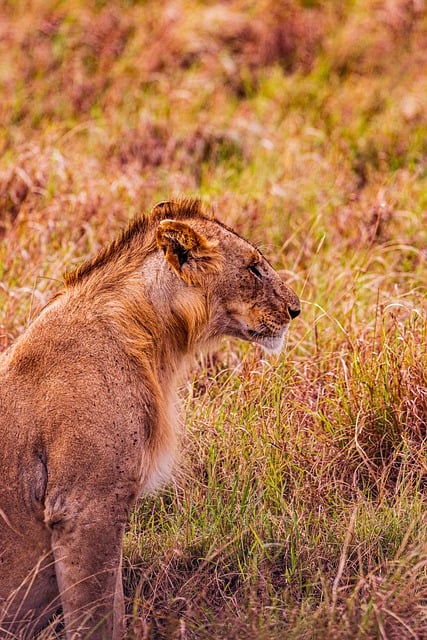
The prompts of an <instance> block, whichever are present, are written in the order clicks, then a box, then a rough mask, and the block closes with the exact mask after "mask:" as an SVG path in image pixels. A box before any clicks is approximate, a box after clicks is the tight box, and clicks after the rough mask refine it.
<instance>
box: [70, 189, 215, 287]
mask: <svg viewBox="0 0 427 640" xmlns="http://www.w3.org/2000/svg"><path fill="white" fill-rule="evenodd" d="M200 217H208V216H205V215H204V214H203V212H202V204H201V201H200V200H198V199H192V198H188V199H183V200H171V201H168V202H160V203H159V204H157V205H156V206H155V207H154V208H153V209H152V211H151V213H149V214H142V215H138V216H136V217H135V218H133V220H131V221H130V222H129V224H128V225H127V227H126V228H125V229H124V230H123V231H122V233H121V234H120V235H119V236H118V237H117V238H115V239H114V240H113V241H112V242H110V244H108V245H107V246H106V247H105V248H103V249H101V250H100V251H99V253H98V254H97V255H95V256H94V257H93V258H89V259H88V260H86V261H85V262H83V264H81V265H79V266H78V267H76V268H75V269H72V270H71V271H68V272H66V273H65V274H64V276H63V279H64V284H65V285H66V286H72V285H75V284H77V283H79V282H81V281H82V280H84V279H85V278H86V277H87V276H88V275H90V274H91V273H93V272H94V271H95V270H97V269H101V268H102V267H105V266H107V265H108V264H109V263H110V262H111V261H112V260H113V259H114V258H116V257H117V256H118V255H120V254H121V253H122V252H124V251H126V250H127V249H129V248H130V247H131V245H132V244H133V243H134V240H135V239H136V238H137V239H138V240H139V242H140V247H141V251H142V252H144V249H145V250H147V249H148V246H144V245H147V244H148V242H147V235H148V231H149V230H150V229H152V228H153V227H157V225H158V224H159V222H161V220H165V219H168V218H172V219H178V220H186V219H189V218H200ZM144 240H145V241H146V242H145V243H144Z"/></svg>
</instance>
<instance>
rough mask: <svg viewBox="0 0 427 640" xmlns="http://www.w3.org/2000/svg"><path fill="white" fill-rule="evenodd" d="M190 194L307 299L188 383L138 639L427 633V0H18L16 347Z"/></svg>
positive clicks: (3, 171)
mask: <svg viewBox="0 0 427 640" xmlns="http://www.w3.org/2000/svg"><path fill="white" fill-rule="evenodd" d="M177 195H179V196H198V197H200V198H201V199H202V200H203V202H204V203H205V206H206V207H207V208H212V209H213V210H214V211H215V213H216V215H217V216H218V217H219V218H220V219H222V220H224V221H225V222H226V223H228V224H229V225H232V226H234V227H235V228H236V229H237V230H238V231H239V232H240V233H241V234H242V235H245V236H246V237H248V238H250V239H251V240H252V241H253V242H255V243H257V245H258V246H259V247H260V248H261V249H262V250H263V252H264V253H265V254H266V255H267V256H268V257H269V258H270V260H271V261H272V263H273V264H274V265H275V266H276V267H278V268H284V269H286V270H288V273H289V284H290V285H291V286H292V287H293V288H294V289H295V290H296V292H297V293H298V294H299V295H300V297H301V299H302V313H301V316H300V317H299V318H298V319H297V320H295V321H294V322H293V325H292V329H291V332H290V334H289V340H288V346H287V350H286V352H285V353H284V354H282V355H280V356H273V357H271V358H267V357H266V356H265V355H264V354H263V353H262V352H261V351H260V350H259V349H258V348H254V347H251V346H249V345H245V344H242V343H236V342H233V341H230V342H229V343H226V344H224V345H223V346H222V347H221V349H219V350H218V351H217V352H215V353H213V354H210V355H209V356H204V357H202V356H201V357H200V358H199V361H198V362H197V363H196V364H195V366H194V368H193V369H192V371H191V372H190V377H189V381H188V382H187V383H184V384H183V387H182V398H183V404H184V413H185V429H184V439H183V445H182V454H181V461H180V469H179V470H178V471H177V473H176V477H175V479H174V482H173V483H172V485H171V486H170V487H168V488H166V489H164V490H163V491H162V492H161V493H160V494H158V495H156V496H153V497H149V498H146V499H144V500H143V501H142V502H141V504H140V507H139V508H138V509H137V510H136V511H135V512H134V514H133V516H132V520H131V522H130V526H129V528H128V532H127V535H126V541H125V558H124V582H125V589H126V595H127V603H128V614H129V637H134V638H141V639H142V638H143V639H145V640H148V639H150V640H151V639H156V640H157V639H158V640H161V639H168V640H172V639H177V640H178V639H179V640H187V639H193V638H194V639H197V640H208V639H215V640H216V639H224V640H225V639H227V640H276V639H283V640H296V639H307V640H308V639H319V640H320V639H321V640H323V639H325V640H329V639H331V640H334V639H340V640H341V639H344V638H346V639H359V640H362V639H363V640H364V639H371V638H372V639H373V638H381V639H382V640H392V639H396V640H398V639H399V640H401V639H409V638H412V639H419V640H422V639H423V638H427V515H426V502H427V373H426V360H427V354H426V338H427V335H426V334H427V303H426V290H427V4H426V2H425V1H424V0H351V1H350V0H343V1H338V0H336V1H331V2H320V1H316V0H299V1H298V0H284V1H282V2H280V1H279V2H275V1H274V0H259V1H257V2H255V1H253V0H229V1H226V0H223V1H222V2H220V1H217V2H214V1H212V2H201V1H197V0H182V1H181V2H180V1H179V0H170V1H159V0H145V1H140V2H137V1H134V2H132V1H130V0H128V1H126V0H122V1H121V2H120V1H118V0H114V1H110V2H105V1H101V0H99V1H95V0H92V1H91V2H84V1H83V0H68V1H66V0H16V1H14V2H12V1H7V0H1V1H0V348H1V349H4V348H5V347H6V346H7V345H8V344H10V343H11V342H12V341H13V339H14V338H15V337H16V336H18V335H19V334H20V333H21V332H22V331H23V330H24V328H25V326H26V325H27V324H28V323H29V322H30V321H31V318H32V317H33V316H34V314H35V313H37V310H38V309H40V307H41V306H42V305H43V304H44V303H45V302H46V301H47V300H48V299H49V298H50V296H51V295H53V294H54V293H55V292H56V291H57V290H58V289H59V288H60V287H61V276H62V273H63V271H64V270H65V269H66V268H70V267H71V266H73V265H75V264H77V263H78V262H79V261H81V260H82V259H83V258H84V257H87V256H88V255H89V254H93V253H94V252H95V251H96V250H97V249H98V248H99V247H101V246H102V245H103V244H105V242H107V241H108V240H110V239H111V238H112V237H113V236H114V234H115V233H116V232H117V231H118V230H119V229H121V228H122V227H123V226H124V225H125V223H126V221H127V220H128V219H129V218H130V217H131V216H133V215H134V214H136V213H138V212H140V211H145V210H148V209H150V208H151V206H152V205H153V204H155V203H156V202H158V201H159V200H165V199H168V198H170V197H173V196H177ZM59 633H60V632H59V631H54V628H53V625H52V629H49V630H47V631H45V632H44V633H43V636H42V637H43V638H45V639H47V638H54V637H59Z"/></svg>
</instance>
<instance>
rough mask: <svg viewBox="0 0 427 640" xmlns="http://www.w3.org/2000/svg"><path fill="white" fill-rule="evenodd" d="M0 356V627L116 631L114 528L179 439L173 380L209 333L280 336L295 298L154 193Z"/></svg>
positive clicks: (199, 220)
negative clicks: (58, 623)
mask: <svg viewBox="0 0 427 640" xmlns="http://www.w3.org/2000/svg"><path fill="white" fill-rule="evenodd" d="M64 281H65V288H64V290H63V291H62V292H61V293H60V294H59V295H58V296H56V297H55V298H54V299H53V300H52V301H51V302H50V304H48V305H47V307H46V308H45V309H44V310H43V311H42V313H41V314H40V315H39V317H38V318H37V319H36V320H35V321H34V322H33V323H32V324H31V326H30V327H29V328H28V329H27V331H26V332H25V333H24V334H23V335H22V336H21V337H20V338H19V339H18V340H17V341H16V343H15V344H14V345H13V346H12V347H11V348H10V349H8V350H7V351H6V352H5V353H4V354H3V355H2V357H1V359H0V438H1V461H0V632H1V636H2V637H11V636H12V635H13V634H14V633H19V634H20V636H19V637H26V638H28V637H32V636H33V635H34V634H35V633H36V632H37V630H38V629H39V628H41V627H42V626H43V625H45V624H46V622H47V620H48V619H49V617H50V616H51V615H52V613H53V612H54V611H55V610H56V609H57V608H58V607H59V606H60V605H62V608H63V612H64V617H65V626H66V633H67V638H68V639H70V638H73V639H76V638H83V637H85V636H86V635H87V634H88V633H89V631H90V632H91V633H90V637H91V638H92V639H93V640H95V639H101V638H104V639H110V638H113V639H114V640H116V639H118V638H121V637H122V636H123V634H124V622H123V620H124V606H123V590H122V582H121V556H122V539H123V532H124V529H125V525H126V522H127V518H128V515H129V511H130V509H131V508H132V507H133V505H134V504H135V501H136V500H137V498H138V497H139V496H140V495H141V494H142V493H143V492H145V491H148V490H152V489H153V488H155V487H156V486H159V484H161V483H162V482H164V481H165V480H166V479H167V478H168V475H169V472H170V469H171V465H172V462H173V459H174V453H175V448H176V434H175V431H176V419H175V416H174V411H173V407H174V406H175V397H174V393H175V391H174V389H175V380H176V377H177V375H178V373H179V371H180V369H181V368H182V364H183V362H184V360H185V359H186V357H187V356H188V355H191V354H192V353H194V352H195V351H196V350H199V349H200V348H201V347H203V346H206V345H207V344H208V343H209V342H210V341H212V340H213V339H216V338H219V337H220V336H225V335H228V336H234V337H236V338H242V339H244V340H249V341H251V342H256V343H258V344H260V345H261V346H262V347H264V348H265V349H267V350H268V351H278V350H279V349H280V348H281V347H282V344H283V339H284V335H285V332H286V330H287V328H288V325H289V322H290V320H291V318H294V317H295V316H297V315H298V314H299V312H300V306H299V300H298V298H297V296H296V295H295V293H294V292H293V291H292V290H291V289H290V288H289V287H288V286H287V285H286V284H285V283H284V282H283V281H282V280H281V278H280V277H279V275H278V274H277V273H276V272H275V271H274V270H273V268H272V267H271V265H270V264H269V263H268V262H267V260H266V259H265V258H264V257H263V256H262V255H261V253H260V252H259V251H258V250H257V249H256V248H255V247H254V246H252V245H251V244H250V243H249V242H247V241H246V240H243V239H242V238H241V237H240V236H239V235H238V234H237V233H235V232H234V231H232V230H231V229H229V228H228V227H226V226H225V225H223V224H221V223H220V222H219V221H218V220H216V219H215V218H213V217H209V216H207V215H205V214H203V213H202V211H201V207H200V204H199V202H198V201H180V202H166V203H162V204H159V205H157V206H156V207H155V208H154V209H153V211H152V213H151V215H150V216H146V217H139V218H137V219H135V220H134V221H133V222H131V223H130V225H129V227H128V228H127V230H126V231H125V232H124V233H123V234H122V235H121V237H120V238H119V239H117V240H115V241H114V242H113V243H112V244H111V245H110V246H108V247H107V248H106V249H105V250H104V251H102V252H101V253H100V254H99V255H98V256H97V257H95V258H94V259H92V260H89V261H88V262H86V263H84V264H83V265H82V266H80V267H79V268H77V269H76V270H74V271H72V272H71V273H68V274H66V275H65V278H64Z"/></svg>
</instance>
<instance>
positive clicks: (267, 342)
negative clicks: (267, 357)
mask: <svg viewBox="0 0 427 640" xmlns="http://www.w3.org/2000/svg"><path fill="white" fill-rule="evenodd" d="M287 330H288V326H285V327H283V328H282V329H281V330H280V331H279V332H277V333H269V332H268V333H267V332H266V331H253V330H252V329H249V330H248V336H249V340H250V341H251V342H256V343H257V344H259V345H260V346H261V347H262V348H263V349H265V350H266V351H268V352H269V353H279V352H280V351H281V350H282V347H283V343H284V340H285V335H286V331H287Z"/></svg>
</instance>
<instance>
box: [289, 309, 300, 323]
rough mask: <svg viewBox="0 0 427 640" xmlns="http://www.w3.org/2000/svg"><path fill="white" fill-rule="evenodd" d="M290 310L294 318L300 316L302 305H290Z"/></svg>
mask: <svg viewBox="0 0 427 640" xmlns="http://www.w3.org/2000/svg"><path fill="white" fill-rule="evenodd" d="M288 311H289V315H290V316H291V318H292V320H293V319H294V318H296V317H297V316H299V314H300V313H301V308H300V307H288Z"/></svg>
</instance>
